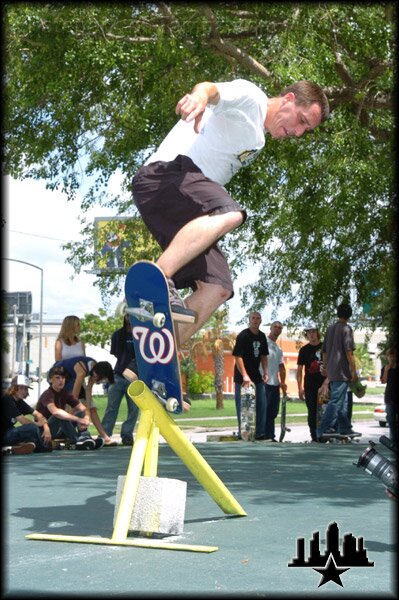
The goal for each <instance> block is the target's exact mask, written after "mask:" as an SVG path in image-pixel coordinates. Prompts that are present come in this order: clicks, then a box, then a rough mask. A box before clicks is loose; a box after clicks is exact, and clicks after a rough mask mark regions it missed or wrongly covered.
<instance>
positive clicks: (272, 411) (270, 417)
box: [265, 383, 280, 440]
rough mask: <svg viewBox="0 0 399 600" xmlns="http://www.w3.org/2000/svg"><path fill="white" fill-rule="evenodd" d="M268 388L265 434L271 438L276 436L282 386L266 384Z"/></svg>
mask: <svg viewBox="0 0 399 600" xmlns="http://www.w3.org/2000/svg"><path fill="white" fill-rule="evenodd" d="M265 389H266V415H267V419H266V428H265V435H266V437H267V438H268V439H269V440H274V438H275V437H276V433H275V427H274V421H275V420H276V417H277V415H278V409H279V408H280V386H279V385H269V384H268V383H266V384H265Z"/></svg>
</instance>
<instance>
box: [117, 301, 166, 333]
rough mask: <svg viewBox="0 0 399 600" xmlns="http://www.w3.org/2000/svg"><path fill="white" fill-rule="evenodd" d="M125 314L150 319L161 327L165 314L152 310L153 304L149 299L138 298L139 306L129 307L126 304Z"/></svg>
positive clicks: (156, 325) (140, 319)
mask: <svg viewBox="0 0 399 600" xmlns="http://www.w3.org/2000/svg"><path fill="white" fill-rule="evenodd" d="M125 314H127V315H134V316H135V317H136V319H138V320H139V321H142V322H143V323H144V322H145V321H152V323H153V324H154V326H155V327H159V328H161V327H163V326H164V325H165V315H164V314H163V313H161V312H157V313H156V312H154V304H153V303H152V302H150V301H149V300H142V299H141V298H140V307H139V308H129V307H128V306H126V308H125Z"/></svg>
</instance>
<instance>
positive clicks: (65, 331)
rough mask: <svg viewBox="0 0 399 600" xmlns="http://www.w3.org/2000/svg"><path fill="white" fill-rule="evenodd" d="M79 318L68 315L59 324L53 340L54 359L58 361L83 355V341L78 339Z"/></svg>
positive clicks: (84, 352) (84, 350)
mask: <svg viewBox="0 0 399 600" xmlns="http://www.w3.org/2000/svg"><path fill="white" fill-rule="evenodd" d="M79 336H80V319H79V317H76V316H75V315H68V316H67V317H65V318H64V320H63V321H62V324H61V329H60V332H59V334H58V337H57V339H56V340H55V345H54V360H55V362H58V361H60V360H65V359H66V358H74V357H75V356H85V355H86V349H85V345H84V342H82V341H81V339H80V337H79Z"/></svg>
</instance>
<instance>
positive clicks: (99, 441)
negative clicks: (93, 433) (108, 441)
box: [94, 436, 105, 450]
mask: <svg viewBox="0 0 399 600" xmlns="http://www.w3.org/2000/svg"><path fill="white" fill-rule="evenodd" d="M94 443H95V447H94V450H99V449H100V448H102V447H103V446H104V444H105V442H104V440H103V438H102V437H100V436H99V437H98V438H97V439H95V440H94Z"/></svg>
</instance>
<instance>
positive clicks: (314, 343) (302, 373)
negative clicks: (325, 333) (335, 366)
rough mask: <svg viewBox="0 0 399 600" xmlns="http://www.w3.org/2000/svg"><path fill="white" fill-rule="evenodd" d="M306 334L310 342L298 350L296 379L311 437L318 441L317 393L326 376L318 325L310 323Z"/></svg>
mask: <svg viewBox="0 0 399 600" xmlns="http://www.w3.org/2000/svg"><path fill="white" fill-rule="evenodd" d="M305 336H306V338H307V340H308V343H307V344H305V345H304V346H302V347H301V348H300V349H299V352H298V360H297V365H298V368H297V372H296V380H297V384H298V395H299V399H300V400H304V401H305V402H306V408H307V411H308V426H309V431H310V437H311V439H312V441H313V442H317V433H316V427H317V408H318V406H317V395H318V391H319V388H320V387H321V385H322V384H323V382H324V381H325V379H326V377H325V375H323V374H322V372H321V368H322V366H323V358H322V352H321V346H322V344H321V341H320V333H319V329H318V327H317V326H316V325H309V327H307V328H306V329H305Z"/></svg>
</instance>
